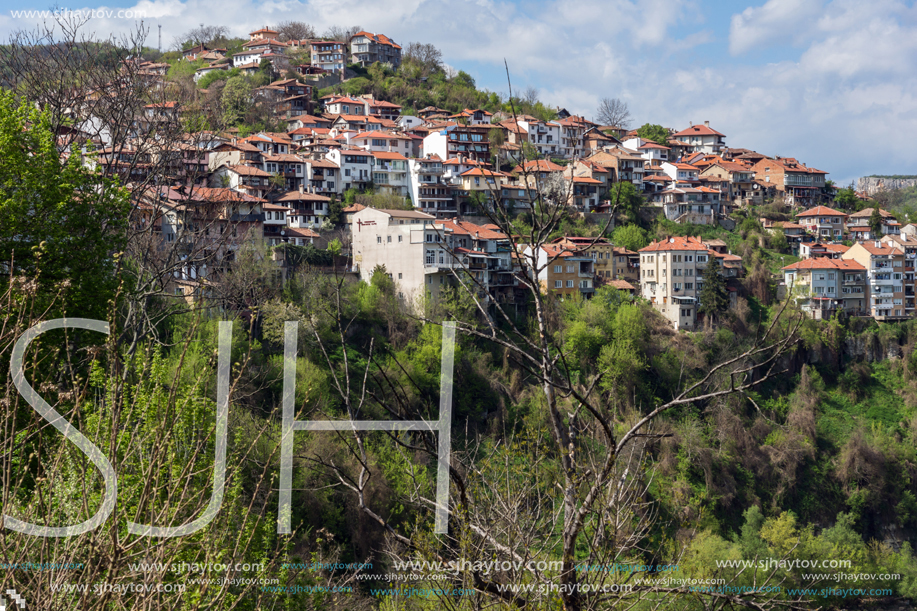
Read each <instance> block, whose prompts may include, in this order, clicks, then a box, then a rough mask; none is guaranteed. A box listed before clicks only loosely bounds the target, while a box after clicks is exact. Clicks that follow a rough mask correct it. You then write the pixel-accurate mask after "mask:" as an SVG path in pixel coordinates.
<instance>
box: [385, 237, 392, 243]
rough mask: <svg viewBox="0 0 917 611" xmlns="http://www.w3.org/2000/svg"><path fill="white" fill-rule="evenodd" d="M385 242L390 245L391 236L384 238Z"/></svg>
mask: <svg viewBox="0 0 917 611" xmlns="http://www.w3.org/2000/svg"><path fill="white" fill-rule="evenodd" d="M385 241H386V242H388V243H389V244H391V243H392V236H386V237H385Z"/></svg>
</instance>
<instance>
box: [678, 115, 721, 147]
mask: <svg viewBox="0 0 917 611" xmlns="http://www.w3.org/2000/svg"><path fill="white" fill-rule="evenodd" d="M672 138H673V139H674V140H676V141H677V142H679V143H680V144H681V146H682V147H683V148H684V149H685V150H687V151H691V152H701V153H710V154H713V155H716V154H718V153H720V151H722V150H723V148H724V147H725V146H726V136H725V135H723V134H721V133H720V132H718V131H716V130H715V129H712V128H711V127H710V121H704V124H703V125H700V124H698V125H692V126H691V127H689V128H687V129H683V130H681V131H680V132H677V133H675V134H673V135H672Z"/></svg>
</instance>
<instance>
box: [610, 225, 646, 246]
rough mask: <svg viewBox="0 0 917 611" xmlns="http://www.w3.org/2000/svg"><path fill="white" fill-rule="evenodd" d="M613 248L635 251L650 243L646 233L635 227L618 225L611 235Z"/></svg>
mask: <svg viewBox="0 0 917 611" xmlns="http://www.w3.org/2000/svg"><path fill="white" fill-rule="evenodd" d="M611 241H612V242H614V245H615V246H621V247H623V248H626V249H627V250H633V251H637V250H640V249H641V248H643V247H644V246H646V245H647V244H649V243H650V241H649V238H648V237H647V235H646V231H644V230H643V229H641V228H640V227H638V226H637V225H619V226H618V227H615V230H614V232H613V233H612V234H611Z"/></svg>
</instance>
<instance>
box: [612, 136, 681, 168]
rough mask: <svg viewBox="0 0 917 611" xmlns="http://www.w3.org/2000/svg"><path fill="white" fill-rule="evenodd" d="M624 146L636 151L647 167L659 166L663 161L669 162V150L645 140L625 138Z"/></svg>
mask: <svg viewBox="0 0 917 611" xmlns="http://www.w3.org/2000/svg"><path fill="white" fill-rule="evenodd" d="M623 144H624V146H625V147H627V148H629V149H631V150H634V151H637V152H638V153H640V155H641V156H642V157H643V158H644V159H645V160H646V164H647V165H648V166H654V165H661V164H662V162H663V161H670V159H669V158H670V157H671V155H670V154H669V153H670V152H671V150H672V149H671V148H670V147H668V146H663V145H661V144H657V143H656V142H653V141H652V140H646V139H645V138H627V139H626V140H624V142H623Z"/></svg>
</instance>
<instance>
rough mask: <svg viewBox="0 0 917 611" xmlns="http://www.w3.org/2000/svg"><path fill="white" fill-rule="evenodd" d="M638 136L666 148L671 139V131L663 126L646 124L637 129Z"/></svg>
mask: <svg viewBox="0 0 917 611" xmlns="http://www.w3.org/2000/svg"><path fill="white" fill-rule="evenodd" d="M637 135H638V136H640V137H641V138H643V139H645V140H652V141H653V142H655V143H657V144H661V145H663V146H665V144H666V141H667V140H668V138H669V130H667V129H666V128H664V127H663V126H661V125H655V124H650V123H644V124H643V125H642V126H641V127H639V128H637Z"/></svg>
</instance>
